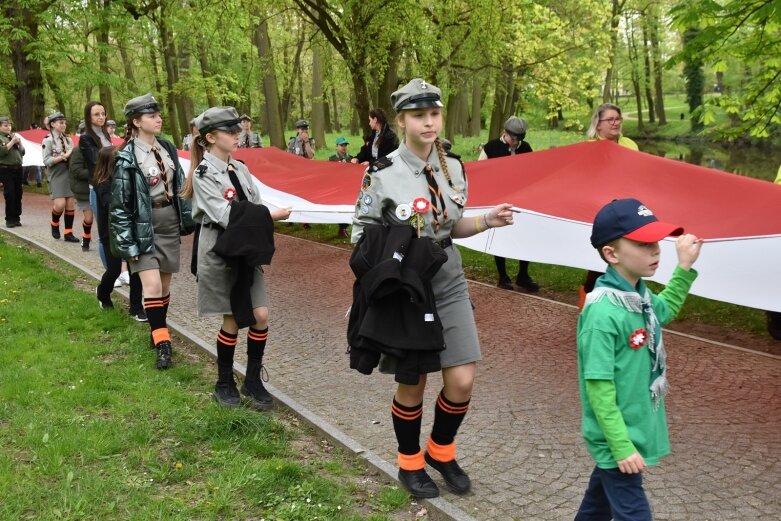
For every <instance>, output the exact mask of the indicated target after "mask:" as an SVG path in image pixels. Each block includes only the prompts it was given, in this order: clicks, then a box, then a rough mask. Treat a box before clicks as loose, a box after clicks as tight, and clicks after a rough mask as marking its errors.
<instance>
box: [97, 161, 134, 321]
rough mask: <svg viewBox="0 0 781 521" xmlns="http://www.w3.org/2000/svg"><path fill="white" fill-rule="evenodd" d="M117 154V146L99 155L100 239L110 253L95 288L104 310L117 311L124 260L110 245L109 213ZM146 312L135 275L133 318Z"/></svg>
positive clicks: (98, 200)
mask: <svg viewBox="0 0 781 521" xmlns="http://www.w3.org/2000/svg"><path fill="white" fill-rule="evenodd" d="M115 151H116V147H115V146H108V147H103V148H101V149H100V150H99V151H98V157H97V162H96V165H95V171H94V179H93V183H94V184H93V187H94V188H95V198H96V202H97V206H96V208H97V212H96V218H97V221H98V238H99V240H100V243H101V244H102V245H103V251H104V252H106V271H105V272H104V273H103V276H102V277H101V278H100V284H98V287H97V288H95V295H96V296H97V297H98V304H99V305H100V308H101V309H111V308H113V307H114V304H113V302H111V292H112V291H113V289H114V281H115V280H117V276H118V275H119V272H120V270H121V269H122V258H121V257H115V256H114V255H112V253H111V246H110V244H109V227H108V209H109V203H110V201H111V178H112V177H113V176H114V152H115ZM143 309H144V305H143V303H142V302H141V279H140V278H139V277H138V274H137V273H135V274H133V276H132V277H131V278H130V315H131V316H132V317H133V318H134V319H135V320H139V319H138V318H137V313H138V310H141V311H142V312H143ZM144 316H146V315H144ZM139 321H140V320H139Z"/></svg>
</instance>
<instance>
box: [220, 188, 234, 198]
mask: <svg viewBox="0 0 781 521" xmlns="http://www.w3.org/2000/svg"><path fill="white" fill-rule="evenodd" d="M222 195H223V197H225V199H226V200H227V201H233V199H234V198H235V197H236V189H235V188H233V187H231V188H226V189H225V192H224V193H223V194H222Z"/></svg>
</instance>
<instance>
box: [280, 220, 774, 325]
mask: <svg viewBox="0 0 781 521" xmlns="http://www.w3.org/2000/svg"><path fill="white" fill-rule="evenodd" d="M276 230H277V232H279V233H284V234H286V235H292V236H296V237H301V238H305V239H311V240H315V241H318V242H323V243H327V244H331V245H334V246H339V247H343V248H351V246H350V239H349V238H344V237H339V236H338V235H337V231H338V227H337V225H336V224H313V225H312V227H311V228H310V229H309V230H305V229H304V228H303V226H302V225H301V224H292V225H290V224H286V223H277V224H276ZM459 249H460V250H461V255H462V257H463V263H464V272H465V273H466V276H467V277H468V278H470V279H472V280H476V281H479V282H484V283H486V284H491V285H494V284H496V282H497V275H496V264H495V263H494V259H493V256H492V255H487V254H485V253H481V252H478V251H474V250H470V249H468V248H462V247H460V246H459ZM507 264H508V265H507V272H508V273H509V274H510V276H511V277H513V276H514V275H515V273H517V264H515V262H514V261H513V260H508V263H507ZM513 270H516V271H513ZM529 273H530V274H531V276H532V278H534V279H535V280H536V281H537V282H538V283H539V284H540V286H542V290H541V291H540V296H544V297H547V298H551V299H553V300H558V301H560V302H566V303H568V304H576V303H577V295H578V288H579V287H580V286H581V285H582V284H583V281H584V279H585V277H586V270H583V269H579V268H570V267H567V266H557V265H553V264H542V263H532V264H531V267H530V268H529ZM649 287H650V288H651V289H652V290H653V291H654V292H657V293H658V292H659V291H660V290H661V289H662V288H663V286H662V285H660V284H656V283H654V282H649ZM765 320H766V319H765V313H764V311H761V310H758V309H754V308H748V307H744V306H738V305H735V304H729V303H726V302H719V301H717V300H711V299H706V298H703V297H698V296H696V295H690V296H689V297H688V298H687V299H686V303H685V304H684V306H683V309H682V310H681V312H680V314H679V315H678V318H677V319H676V321H675V322H674V323H673V324H672V325H671V327H673V328H674V329H686V327H687V326H688V325H690V324H693V323H695V322H696V323H703V324H707V325H710V326H717V327H720V328H724V329H727V330H730V331H740V332H744V333H751V334H758V335H765V334H766V322H765Z"/></svg>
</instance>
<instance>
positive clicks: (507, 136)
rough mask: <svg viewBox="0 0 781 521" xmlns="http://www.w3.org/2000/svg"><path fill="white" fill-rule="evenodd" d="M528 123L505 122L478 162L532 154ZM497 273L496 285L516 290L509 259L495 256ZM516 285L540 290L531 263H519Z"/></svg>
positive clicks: (515, 120)
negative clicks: (528, 139)
mask: <svg viewBox="0 0 781 521" xmlns="http://www.w3.org/2000/svg"><path fill="white" fill-rule="evenodd" d="M526 128H527V124H526V121H525V120H523V119H521V118H519V117H518V116H510V117H509V119H508V120H507V121H505V122H504V132H502V135H501V136H499V137H498V138H496V139H492V140H491V141H489V142H488V143H486V144H485V146H483V150H482V151H481V152H480V157H479V158H478V160H483V159H493V158H495V157H507V156H514V155H517V154H526V153H528V152H532V147H531V145H529V143H527V142H526V141H524V139H525V138H526ZM494 261H495V262H496V271H498V272H499V282H498V283H497V284H496V285H497V286H498V287H500V288H502V289H510V290H511V289H514V288H513V283H512V282H511V281H510V277H509V275H507V259H505V258H504V257H499V256H497V255H494ZM515 285H516V286H517V287H518V288H524V289H526V290H527V291H531V292H532V293H534V292H537V291H539V290H540V285H539V284H537V282H536V281H535V280H534V279H532V278H531V276H530V275H529V261H525V260H519V261H518V275H517V276H516V277H515Z"/></svg>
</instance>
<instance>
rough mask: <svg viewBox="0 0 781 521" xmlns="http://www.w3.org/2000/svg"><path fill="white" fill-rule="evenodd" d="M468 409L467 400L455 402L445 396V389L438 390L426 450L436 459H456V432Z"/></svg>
mask: <svg viewBox="0 0 781 521" xmlns="http://www.w3.org/2000/svg"><path fill="white" fill-rule="evenodd" d="M467 409H469V400H467V401H465V402H462V403H456V402H451V401H450V400H448V399H447V398H445V390H444V389H443V390H442V391H440V392H439V396H438V397H437V405H436V407H435V408H434V426H433V427H432V428H431V437H429V439H428V444H427V445H426V451H427V452H428V453H429V455H430V456H431V457H432V458H434V459H435V460H437V461H452V460H454V459H456V443H455V439H456V433H457V432H458V428H459V427H460V426H461V422H462V421H463V420H464V416H466V411H467Z"/></svg>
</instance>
